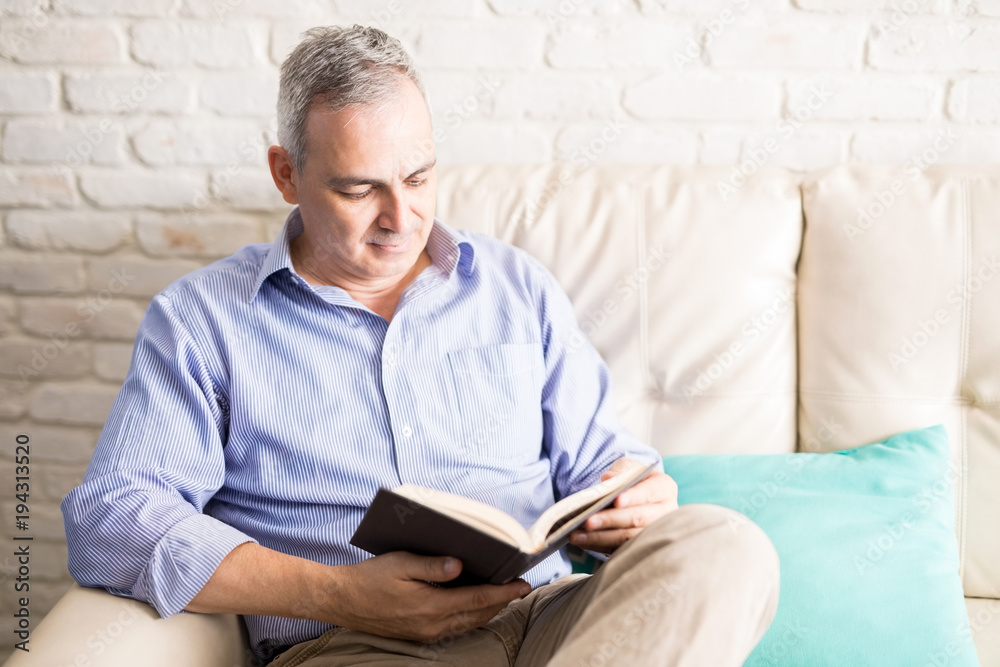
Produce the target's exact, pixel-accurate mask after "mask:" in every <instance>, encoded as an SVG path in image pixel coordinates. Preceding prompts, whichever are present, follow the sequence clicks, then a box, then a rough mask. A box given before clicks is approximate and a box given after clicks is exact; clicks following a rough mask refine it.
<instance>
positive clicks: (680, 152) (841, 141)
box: [0, 0, 1000, 658]
mask: <svg viewBox="0 0 1000 667" xmlns="http://www.w3.org/2000/svg"><path fill="white" fill-rule="evenodd" d="M356 22H357V23H367V24H373V25H379V26H380V27H383V28H384V29H386V30H388V31H389V32H390V33H392V34H394V35H396V36H398V37H399V38H400V39H401V40H403V42H404V44H405V45H406V46H407V48H408V49H410V52H411V54H412V55H413V56H414V58H415V59H416V61H417V63H418V65H419V66H420V68H421V70H422V72H423V74H424V77H425V81H426V83H427V86H428V89H429V93H430V97H431V105H432V109H433V115H434V118H435V124H436V125H437V126H438V127H440V128H441V129H442V130H443V134H442V135H441V136H442V139H441V141H440V142H439V144H438V157H439V160H440V161H441V163H455V162H491V161H496V162H540V161H546V160H552V159H564V160H569V159H571V157H572V156H573V155H574V153H575V152H576V151H578V150H579V149H580V148H581V147H583V146H586V145H588V144H589V143H590V142H591V141H592V140H594V138H595V137H598V136H600V133H601V131H602V130H603V129H604V128H605V127H606V126H607V124H608V123H616V124H617V125H616V127H620V134H618V135H617V136H616V138H615V140H614V141H611V142H608V143H607V144H606V146H604V147H603V150H602V151H601V152H600V153H599V155H597V159H598V160H601V161H610V162H615V161H618V162H637V163H674V164H696V163H702V164H732V163H734V162H737V161H739V160H741V159H745V158H746V157H747V156H748V155H749V153H750V152H751V151H753V150H754V149H755V148H757V147H759V146H760V145H761V144H762V142H763V141H765V140H766V139H767V138H769V137H775V136H779V137H780V136H781V135H779V133H778V132H777V128H778V126H779V123H782V122H793V121H794V122H797V123H801V124H800V125H799V126H798V127H797V128H796V131H795V132H794V134H792V135H791V136H790V137H789V138H786V139H780V138H779V141H778V143H779V150H778V151H777V152H775V153H774V154H773V155H772V156H771V158H770V164H774V165H777V166H785V167H789V168H792V169H814V168H819V167H824V166H828V165H831V164H835V163H839V162H845V161H848V162H850V161H856V162H882V163H898V164H902V163H904V162H905V161H906V160H908V159H909V158H910V157H912V156H913V155H915V154H917V153H919V152H920V151H922V150H923V149H924V148H925V147H926V146H928V145H929V143H930V142H931V141H932V140H933V137H934V136H935V134H936V133H937V132H939V131H941V130H942V129H944V128H950V130H951V131H952V132H953V133H954V135H955V137H956V138H955V141H954V144H953V146H952V147H951V148H950V149H949V150H948V151H946V152H945V153H944V154H943V155H942V156H941V161H944V162H996V161H997V160H998V159H1000V2H997V0H537V1H530V0H416V1H412V2H410V1H404V0H378V1H376V2H372V1H370V0H283V1H282V2H273V1H272V0H219V1H214V0H213V1H206V0H141V1H137V0H0V219H2V223H3V227H2V231H3V234H2V235H0V258H2V259H0V439H2V441H3V443H4V447H6V449H5V450H4V451H8V452H9V451H11V448H10V445H11V443H12V442H13V439H14V437H15V435H16V434H17V433H21V432H23V433H29V434H30V435H31V437H32V443H33V444H34V445H35V447H33V449H32V451H33V452H38V454H37V463H36V464H35V466H34V467H33V481H32V496H31V500H32V503H31V505H32V507H33V512H34V513H35V516H36V518H37V520H38V521H39V522H41V523H40V524H38V526H37V530H36V535H37V543H38V544H39V553H40V554H44V555H41V556H40V557H39V560H38V561H37V562H36V563H35V567H34V568H33V570H32V577H33V582H34V581H37V585H36V584H35V583H33V585H32V592H33V593H34V596H33V597H32V613H33V615H35V616H36V618H37V617H41V616H42V615H43V614H44V613H45V612H46V611H47V610H48V608H49V606H50V605H51V604H52V603H53V602H54V600H56V599H57V598H58V596H59V595H60V594H61V593H62V591H63V590H65V588H66V586H67V585H68V582H69V577H68V575H67V573H66V569H65V562H64V559H65V544H64V543H63V542H62V533H61V529H60V527H59V526H58V525H57V524H58V522H59V520H60V517H59V512H58V505H59V501H60V500H61V499H62V497H63V496H64V495H65V494H66V492H68V491H69V489H70V488H71V487H72V486H74V485H75V484H77V483H78V482H79V480H80V479H81V477H82V475H83V471H84V469H85V467H86V463H87V460H88V458H89V455H90V452H91V451H92V449H93V446H94V443H95V441H96V438H97V436H98V434H99V432H100V425H101V424H102V422H103V420H104V418H105V416H106V413H107V410H108V407H109V405H110V402H111V400H112V398H113V396H114V394H115V392H116V391H117V389H118V387H119V386H120V384H121V381H122V379H123V377H124V375H125V373H126V371H127V368H128V363H129V358H130V354H131V341H132V339H133V337H134V334H135V331H136V328H137V327H138V324H139V321H140V319H141V317H142V314H143V312H144V311H145V308H146V305H147V304H148V302H149V299H150V297H152V296H153V295H154V294H156V292H158V291H159V290H160V289H162V288H163V287H164V286H165V285H166V284H168V283H169V282H171V281H172V280H174V279H175V278H177V277H178V276H180V275H183V274H184V273H186V272H188V271H191V270H193V269H194V268H197V267H198V266H201V265H203V264H205V263H206V262H208V261H210V260H212V259H213V258H217V257H220V256H223V255H225V254H227V253H230V252H232V251H233V250H235V249H236V248H238V247H239V246H241V245H243V244H246V243H253V242H258V241H264V240H268V239H269V238H270V237H271V236H272V235H273V234H274V233H275V232H276V230H277V228H278V226H279V225H280V223H281V221H282V219H283V215H282V211H283V210H285V209H286V206H285V204H284V202H283V201H282V200H281V197H280V195H279V194H278V192H277V191H276V190H275V189H274V186H273V184H272V183H271V178H270V176H269V174H268V172H267V169H266V157H265V153H266V147H267V145H268V142H269V141H271V140H273V136H274V125H273V118H274V104H275V97H276V88H277V77H278V67H279V66H280V64H281V60H282V59H283V58H284V57H285V55H286V54H287V53H288V51H289V50H290V49H291V48H292V46H293V45H294V44H295V42H296V41H297V38H298V35H299V34H300V33H301V31H302V30H304V29H305V28H307V27H309V26H312V25H323V24H330V23H341V24H352V23H356ZM817 91H819V92H817ZM810 103H812V106H811V107H810ZM116 276H117V278H116ZM22 376H23V377H22ZM0 471H2V474H3V478H2V479H0V489H10V488H11V485H10V481H11V476H12V475H13V468H12V466H11V465H10V462H9V461H8V460H7V458H4V459H3V460H2V461H0ZM0 509H9V508H5V507H0ZM9 514H10V512H7V514H5V515H4V516H8V515H9ZM8 523H9V522H5V523H4V528H3V530H2V531H0V532H3V534H4V535H3V536H4V537H5V538H6V537H7V536H8V535H9V532H10V530H11V527H10V526H9V525H8ZM0 566H2V561H0ZM4 577H6V571H5V570H3V569H2V567H0V579H3V578H4ZM36 590H37V592H36ZM11 596H12V590H11V587H10V586H6V585H4V586H2V587H0V603H2V605H3V608H4V609H8V608H10V604H11V602H12V600H11ZM5 619H6V620H5V621H4V623H3V625H2V627H0V632H4V633H6V634H5V636H10V635H9V625H10V617H9V614H6V615H5ZM5 646H9V643H7V644H5ZM2 657H3V656H2V655H0V658H2Z"/></svg>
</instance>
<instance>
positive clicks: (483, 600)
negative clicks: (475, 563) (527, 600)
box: [444, 579, 531, 612]
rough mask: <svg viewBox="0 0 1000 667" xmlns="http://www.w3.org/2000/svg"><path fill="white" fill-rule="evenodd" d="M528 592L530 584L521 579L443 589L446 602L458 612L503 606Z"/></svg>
mask: <svg viewBox="0 0 1000 667" xmlns="http://www.w3.org/2000/svg"><path fill="white" fill-rule="evenodd" d="M530 592H531V585H530V584H528V582H526V581H524V580H523V579H515V580H514V581H512V582H510V583H507V584H503V585H499V586H497V585H493V584H480V585H478V586H462V587H461V588H453V589H450V590H448V591H444V593H445V594H446V595H447V596H448V599H447V603H448V604H449V605H450V606H451V608H452V609H455V610H456V611H458V612H473V611H476V610H480V609H489V608H490V607H493V606H496V605H500V606H504V605H506V604H507V603H508V602H510V601H511V600H516V599H517V598H520V597H524V596H525V595H527V594H528V593H530Z"/></svg>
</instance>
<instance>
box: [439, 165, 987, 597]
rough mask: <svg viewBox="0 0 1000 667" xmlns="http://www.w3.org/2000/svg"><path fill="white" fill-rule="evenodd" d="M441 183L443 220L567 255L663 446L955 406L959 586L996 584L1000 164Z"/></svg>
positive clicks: (803, 445) (853, 428) (814, 429)
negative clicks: (991, 166) (921, 168)
mask: <svg viewBox="0 0 1000 667" xmlns="http://www.w3.org/2000/svg"><path fill="white" fill-rule="evenodd" d="M438 181H439V182H438V207H437V216H438V217H439V218H440V219H441V220H443V221H444V222H446V223H448V224H450V225H452V226H455V227H461V228H467V229H475V230H477V231H481V232H484V233H487V234H491V235H494V236H497V237H499V238H502V239H504V240H506V241H508V242H510V243H512V244H514V245H516V246H519V247H522V248H524V249H526V250H528V251H529V252H530V253H531V254H532V255H534V256H535V257H537V258H539V259H540V260H541V261H542V262H543V263H545V264H546V266H548V267H549V269H550V270H551V271H552V272H553V273H554V274H555V276H556V278H558V280H559V281H560V283H561V284H562V286H563V288H564V289H565V290H566V292H567V293H568V294H569V296H570V298H571V299H572V300H573V303H574V306H575V308H576V312H577V316H578V318H579V320H580V323H581V326H582V327H583V329H584V332H585V333H586V334H587V335H588V336H589V338H590V340H591V342H592V343H593V344H594V345H595V347H596V348H597V349H598V350H599V351H600V353H601V354H602V355H603V357H604V359H605V360H606V361H607V362H608V365H609V367H610V368H611V371H612V377H613V380H614V391H615V396H616V400H617V405H618V410H619V415H620V416H621V418H622V421H623V422H624V424H625V425H626V426H627V427H628V428H629V429H630V430H632V432H634V433H635V434H636V435H638V436H639V437H640V438H643V439H644V440H646V441H647V442H649V443H651V444H652V445H653V446H654V447H656V448H657V449H658V450H659V451H660V452H661V453H662V454H664V455H667V454H687V453H729V452H731V453H744V452H745V453H780V452H792V451H796V450H798V451H816V452H821V451H831V450H836V449H844V448H849V447H856V446H859V445H863V444H867V443H870V442H875V441H878V440H881V439H883V438H885V437H887V436H889V435H892V434H893V433H896V432H899V431H905V430H908V429H911V428H918V427H921V426H927V425H931V424H936V423H944V424H945V426H946V427H947V428H948V432H949V434H950V436H951V440H952V445H953V460H954V462H955V466H954V470H953V472H954V475H953V480H952V481H953V482H954V493H955V498H956V533H957V537H958V540H959V546H960V553H961V556H962V576H963V581H964V583H965V590H966V594H967V595H969V596H981V597H1000V276H998V277H997V279H996V280H993V278H994V277H995V276H996V274H997V272H998V271H1000V266H997V265H996V264H995V262H996V255H1000V170H994V169H992V168H976V169H971V168H965V169H963V168H959V167H949V168H932V169H929V170H926V171H920V170H919V169H915V168H913V166H912V165H908V166H906V167H902V168H891V167H858V166H852V167H841V168H835V169H831V170H826V171H823V172H817V173H811V174H805V175H799V174H792V173H789V172H784V171H780V170H773V171H768V170H762V171H760V172H757V173H753V174H750V175H745V174H743V173H741V172H737V171H734V170H733V169H732V168H722V167H704V168H692V167H663V166H636V165H627V166H619V165H595V166H591V167H587V166H580V165H571V164H549V165H484V166H478V165H462V166H450V167H446V166H442V167H439V168H438ZM859 208H860V209H862V211H863V212H864V213H863V214H859V212H858V209H859ZM956 295H957V296H956ZM942 488H943V487H942Z"/></svg>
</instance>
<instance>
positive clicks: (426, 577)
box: [386, 551, 462, 582]
mask: <svg viewBox="0 0 1000 667" xmlns="http://www.w3.org/2000/svg"><path fill="white" fill-rule="evenodd" d="M393 554H395V556H396V558H397V559H398V560H399V562H400V567H401V568H402V573H403V576H404V577H406V578H407V579H418V580H420V581H434V582H442V581H451V580H452V579H454V578H455V577H457V576H458V575H459V574H460V573H461V572H462V561H460V560H458V559H457V558H450V557H445V556H418V555H417V554H412V553H410V552H408V551H396V552H393ZM386 555H387V556H388V555H389V554H386Z"/></svg>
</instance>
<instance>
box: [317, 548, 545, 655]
mask: <svg viewBox="0 0 1000 667" xmlns="http://www.w3.org/2000/svg"><path fill="white" fill-rule="evenodd" d="M337 569H338V570H340V572H339V573H338V574H339V576H337V577H336V583H335V584H334V585H333V586H332V587H331V588H330V589H327V590H326V591H322V592H319V594H320V595H321V596H322V597H323V598H324V599H321V600H318V601H317V602H318V603H319V604H320V606H321V608H322V609H326V610H329V618H328V619H318V620H325V621H327V622H329V623H332V624H334V625H340V626H343V627H345V628H351V629H353V630H362V631H364V632H370V633H372V634H376V635H381V636H383V637H394V638H397V639H411V640H416V641H422V642H432V641H436V640H438V639H442V638H444V637H449V636H452V635H457V634H461V633H463V632H465V631H466V630H471V629H473V628H478V627H480V626H481V625H483V624H485V623H486V622H487V621H489V620H490V619H491V618H493V617H494V616H496V615H497V613H499V612H500V610H501V609H503V608H504V607H505V606H507V603H508V602H510V601H511V600H515V599H517V598H519V597H524V596H525V595H527V594H528V593H529V592H530V591H531V586H530V585H529V584H528V583H527V582H526V581H524V580H523V579H516V580H514V581H512V582H510V583H507V584H503V585H501V586H495V585H492V584H482V585H478V586H462V587H458V588H439V587H437V586H432V585H430V584H428V583H427V582H428V581H434V582H444V581H450V580H452V579H454V578H455V577H457V576H458V575H459V573H460V572H461V571H462V564H461V562H460V561H459V560H458V559H456V558H446V557H429V556H417V555H415V554H412V553H409V552H406V551H393V552H390V553H387V554H382V555H381V556H375V557H374V558H369V559H368V560H365V561H362V562H361V563H358V564H357V565H343V566H338V567H337Z"/></svg>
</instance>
